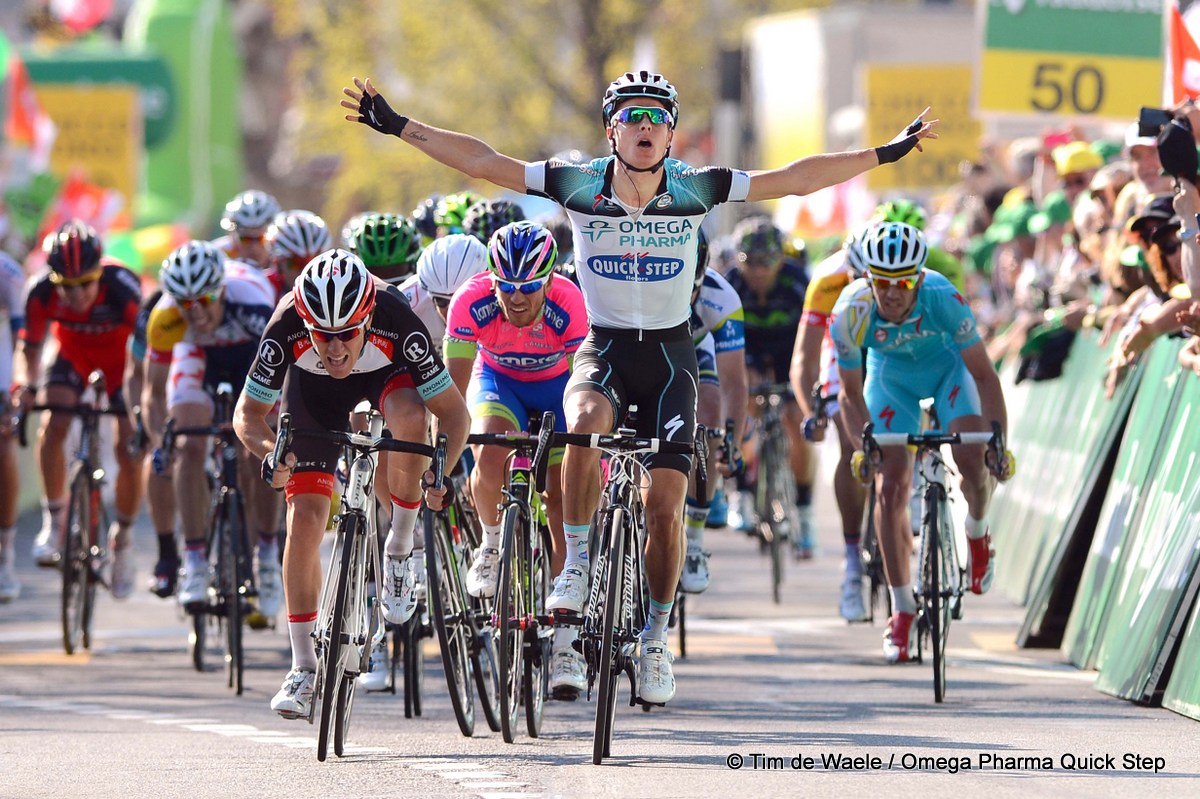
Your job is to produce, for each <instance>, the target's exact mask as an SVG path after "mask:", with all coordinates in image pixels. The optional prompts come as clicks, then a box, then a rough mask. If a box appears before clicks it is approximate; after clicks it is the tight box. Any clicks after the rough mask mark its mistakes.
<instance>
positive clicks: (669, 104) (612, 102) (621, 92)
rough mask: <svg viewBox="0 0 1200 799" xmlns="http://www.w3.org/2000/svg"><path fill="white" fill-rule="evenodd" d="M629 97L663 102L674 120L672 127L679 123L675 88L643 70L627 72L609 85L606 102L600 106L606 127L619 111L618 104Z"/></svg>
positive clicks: (658, 76) (605, 97)
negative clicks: (647, 98) (648, 98)
mask: <svg viewBox="0 0 1200 799" xmlns="http://www.w3.org/2000/svg"><path fill="white" fill-rule="evenodd" d="M629 97H651V98H654V99H655V100H662V102H663V105H665V106H666V108H667V110H668V111H670V112H671V118H672V120H674V121H673V122H672V123H671V127H675V123H676V122H678V121H679V95H678V93H677V92H676V91H675V87H674V86H672V85H671V84H670V83H668V82H667V79H666V78H664V77H663V76H662V75H659V74H658V73H657V72H649V71H647V70H644V69H643V70H639V71H637V72H626V73H625V74H624V75H622V76H621V77H619V78H617V79H616V80H614V81H613V82H612V83H610V84H608V89H607V90H605V92H604V100H603V101H602V102H601V104H600V112H601V114H602V115H603V117H604V124H605V125H608V123H609V122H610V121H611V120H612V116H613V114H614V113H615V112H616V110H617V104H618V103H620V102H621V101H622V100H624V99H626V98H629Z"/></svg>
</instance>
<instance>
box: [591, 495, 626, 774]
mask: <svg viewBox="0 0 1200 799" xmlns="http://www.w3.org/2000/svg"><path fill="white" fill-rule="evenodd" d="M628 524H629V515H628V513H627V512H626V511H625V509H624V508H622V507H619V506H617V507H614V508H613V509H612V511H611V514H610V515H609V517H608V527H609V536H610V539H609V540H610V543H609V550H608V561H607V566H608V569H607V571H608V574H607V575H606V581H605V584H604V616H603V621H602V622H601V630H602V633H601V639H600V662H599V663H598V664H597V670H598V671H599V672H600V691H599V695H598V696H597V698H596V728H595V734H594V736H593V738H592V763H593V764H594V765H597V766H598V765H600V763H602V762H603V761H604V758H606V757H608V756H609V755H610V754H611V751H612V732H613V720H614V717H615V716H616V711H617V684H618V682H619V680H620V678H621V675H622V673H623V672H622V671H621V669H620V657H619V652H618V649H619V648H620V646H621V645H622V641H621V638H622V635H623V633H624V630H623V625H622V620H623V619H624V617H625V615H626V614H625V601H624V597H623V595H622V594H623V592H622V590H621V588H622V585H621V584H622V582H623V581H624V579H625V571H626V564H625V543H626V536H625V527H626V525H628Z"/></svg>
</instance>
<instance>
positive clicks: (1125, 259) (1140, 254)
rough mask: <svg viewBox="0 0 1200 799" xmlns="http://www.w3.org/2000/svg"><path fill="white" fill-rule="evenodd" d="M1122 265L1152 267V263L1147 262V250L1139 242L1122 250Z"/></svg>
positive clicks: (1140, 267) (1136, 267) (1139, 267)
mask: <svg viewBox="0 0 1200 799" xmlns="http://www.w3.org/2000/svg"><path fill="white" fill-rule="evenodd" d="M1121 266H1128V267H1131V268H1135V269H1149V268H1150V264H1148V263H1146V253H1145V251H1144V250H1142V248H1141V247H1139V246H1138V245H1137V244H1130V245H1128V246H1127V247H1126V248H1125V249H1123V250H1121Z"/></svg>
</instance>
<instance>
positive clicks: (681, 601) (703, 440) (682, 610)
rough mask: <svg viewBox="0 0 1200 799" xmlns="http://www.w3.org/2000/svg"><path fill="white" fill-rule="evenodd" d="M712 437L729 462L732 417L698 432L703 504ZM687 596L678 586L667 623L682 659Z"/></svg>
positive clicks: (695, 465)
mask: <svg viewBox="0 0 1200 799" xmlns="http://www.w3.org/2000/svg"><path fill="white" fill-rule="evenodd" d="M705 430H706V428H705V427H704V426H703V425H698V426H697V431H705ZM710 438H713V439H717V438H719V439H721V440H722V447H723V449H722V455H721V463H726V464H727V463H729V454H730V453H731V452H733V420H732V419H730V420H728V421H727V422H726V423H725V431H724V432H721V431H720V430H707V432H706V433H705V435H699V432H698V433H697V437H696V442H697V444H696V456H695V458H694V459H693V460H692V474H693V475H694V480H693V484H694V487H695V493H696V496H695V499H696V501H697V502H699V503H701V505H703V504H704V503H707V502H708V501H709V499H711V497H710V496H709V493H708V439H710ZM687 598H688V594H687V592H686V591H684V590H683V589H682V588H680V587H679V586H676V587H675V604H674V605H672V606H671V619H670V621H669V622H668V623H667V629H669V630H674V631H675V633H676V637H677V638H678V639H679V647H678V651H679V657H680V659H683V658H685V657H687ZM642 709H643V710H647V711H649V710H650V706H649V705H642Z"/></svg>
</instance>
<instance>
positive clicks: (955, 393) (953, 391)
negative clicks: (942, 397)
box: [950, 386, 962, 408]
mask: <svg viewBox="0 0 1200 799" xmlns="http://www.w3.org/2000/svg"><path fill="white" fill-rule="evenodd" d="M961 390H962V386H955V387H954V388H952V389H950V407H951V408H953V407H954V403H956V402H958V392H959V391H961Z"/></svg>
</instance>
